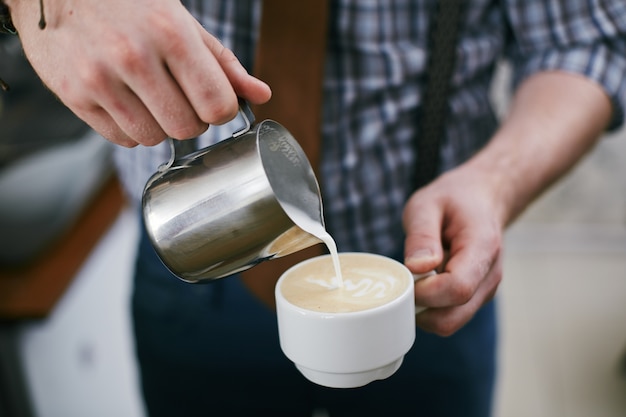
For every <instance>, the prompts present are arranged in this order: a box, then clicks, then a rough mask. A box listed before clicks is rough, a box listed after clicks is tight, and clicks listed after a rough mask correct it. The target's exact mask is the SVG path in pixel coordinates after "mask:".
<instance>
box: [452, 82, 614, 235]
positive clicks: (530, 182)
mask: <svg viewBox="0 0 626 417" xmlns="http://www.w3.org/2000/svg"><path fill="white" fill-rule="evenodd" d="M611 111H612V109H611V103H610V100H609V98H608V97H607V95H606V94H605V93H604V91H603V90H602V88H601V87H600V86H599V85H597V84H595V83H594V82H592V81H589V80H588V79H585V78H583V77H581V76H577V75H573V74H569V73H565V72H556V71H555V72H544V73H538V74H536V75H534V76H532V77H530V78H529V79H527V80H526V81H525V82H524V83H522V84H521V85H520V87H519V89H518V90H517V92H516V94H515V96H514V98H513V103H512V106H511V109H510V112H509V114H508V116H507V117H506V119H505V120H504V122H503V124H502V126H501V128H500V129H499V130H498V131H497V132H496V134H495V135H494V137H493V139H492V140H491V141H490V143H489V144H488V145H487V146H486V147H485V148H484V149H483V150H482V151H481V152H480V153H478V154H477V155H476V157H475V158H472V160H470V161H469V162H468V163H467V164H465V165H464V166H463V167H462V168H461V169H463V170H469V171H470V172H471V173H472V174H478V175H480V176H483V177H484V178H485V179H486V181H487V183H488V184H489V186H491V187H492V189H493V195H494V198H495V203H494V204H495V205H496V207H499V210H498V211H499V216H500V218H499V220H500V222H501V224H502V225H507V224H509V223H511V222H512V221H513V220H515V218H516V217H517V216H518V215H519V214H520V213H521V212H522V211H523V210H524V209H525V208H526V207H527V206H528V204H530V203H531V202H532V201H533V200H534V199H535V198H536V197H537V196H539V195H540V194H541V193H542V192H543V191H544V190H545V189H547V188H548V187H549V186H550V185H551V184H553V183H554V182H555V181H556V180H557V179H558V178H560V177H561V176H562V175H563V174H565V173H566V172H567V171H568V170H569V169H570V168H571V167H572V166H573V165H574V164H575V163H576V162H577V161H578V160H580V159H581V158H582V156H583V155H584V154H585V153H586V152H587V151H589V150H590V149H591V148H592V147H593V145H594V144H595V143H596V141H597V140H598V138H599V137H600V135H601V134H602V132H603V131H604V129H605V128H606V126H607V124H608V123H609V121H610V119H611Z"/></svg>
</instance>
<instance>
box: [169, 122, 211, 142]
mask: <svg viewBox="0 0 626 417" xmlns="http://www.w3.org/2000/svg"><path fill="white" fill-rule="evenodd" d="M207 127H208V126H207V124H206V123H201V122H198V123H189V124H184V125H179V126H174V127H172V128H170V129H168V130H167V134H168V136H169V137H171V138H174V139H191V138H194V137H196V136H199V135H201V134H202V133H204V131H205V130H206V129H207Z"/></svg>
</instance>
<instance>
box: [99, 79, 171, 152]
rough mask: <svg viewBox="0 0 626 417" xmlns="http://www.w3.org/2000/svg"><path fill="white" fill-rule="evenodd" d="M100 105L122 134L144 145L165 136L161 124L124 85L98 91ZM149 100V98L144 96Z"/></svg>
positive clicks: (155, 142) (159, 140)
mask: <svg viewBox="0 0 626 417" xmlns="http://www.w3.org/2000/svg"><path fill="white" fill-rule="evenodd" d="M99 97H100V106H101V107H102V109H103V110H104V111H105V112H106V113H107V114H108V115H109V116H110V118H111V120H112V122H113V123H115V124H116V125H117V126H118V127H119V129H120V130H121V131H123V132H124V134H125V135H126V136H127V137H128V138H130V139H131V140H132V141H134V142H137V143H140V144H142V145H145V146H153V145H156V144H158V143H160V142H162V141H163V140H164V139H165V138H166V137H167V136H168V133H166V132H165V131H164V130H163V128H162V127H161V124H160V123H159V122H158V121H157V120H156V119H155V115H154V114H153V112H152V111H150V110H149V109H148V108H147V107H146V106H145V105H144V102H143V101H142V100H140V99H139V97H137V95H136V94H135V93H134V92H133V91H131V90H129V89H128V88H127V87H125V86H119V87H116V88H113V89H110V90H107V91H105V90H103V91H101V92H100V95H99ZM144 99H145V100H146V101H147V102H149V103H150V104H152V103H151V102H150V98H147V97H145V96H144Z"/></svg>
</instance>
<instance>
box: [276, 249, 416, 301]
mask: <svg viewBox="0 0 626 417" xmlns="http://www.w3.org/2000/svg"><path fill="white" fill-rule="evenodd" d="M340 263H341V271H342V274H343V286H340V283H339V280H338V279H337V277H336V274H335V271H334V268H333V264H332V261H331V259H330V257H327V258H319V259H316V260H314V261H313V262H310V263H306V264H304V265H300V267H299V268H298V270H297V271H294V273H292V274H288V276H287V278H286V279H285V280H284V281H283V283H282V285H281V292H282V293H283V295H284V297H285V298H286V299H287V300H288V301H290V302H291V303H293V304H295V305H297V306H298V307H301V308H305V309H307V310H313V311H324V312H329V313H341V312H351V311H361V310H367V309H370V308H374V307H378V306H380V305H383V304H387V303H389V302H390V301H392V300H394V299H396V298H397V297H399V296H400V295H401V294H402V293H403V292H404V291H405V290H406V288H407V286H408V285H409V284H410V283H412V280H410V281H409V278H408V277H407V276H406V273H404V272H403V271H402V270H401V266H400V265H396V264H392V263H390V262H382V261H380V260H378V259H376V258H371V257H369V258H367V259H365V258H363V257H359V256H358V254H356V255H355V254H340Z"/></svg>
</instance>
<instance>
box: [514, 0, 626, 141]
mask: <svg viewBox="0 0 626 417" xmlns="http://www.w3.org/2000/svg"><path fill="white" fill-rule="evenodd" d="M505 13H506V15H507V18H508V20H509V23H510V28H511V36H512V39H511V40H512V42H511V48H510V50H509V51H510V54H509V55H510V58H511V60H512V63H513V67H514V72H515V75H514V80H515V83H516V84H519V82H521V81H522V80H523V79H525V78H527V77H528V76H530V75H532V74H534V73H537V72H540V71H547V70H561V71H566V72H570V73H575V74H579V75H582V76H584V77H587V78H588V79H591V80H592V81H594V82H596V83H597V84H599V85H600V86H601V87H602V88H603V89H604V91H605V92H606V93H607V95H608V96H609V97H610V99H611V101H612V104H613V118H612V121H611V124H610V126H609V129H616V128H618V127H620V126H621V125H622V124H623V123H624V113H625V109H626V1H624V0H605V1H593V0H507V1H506V10H505Z"/></svg>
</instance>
